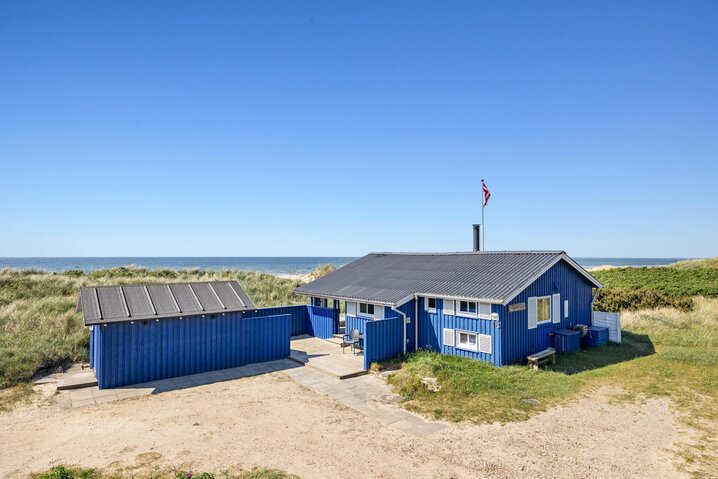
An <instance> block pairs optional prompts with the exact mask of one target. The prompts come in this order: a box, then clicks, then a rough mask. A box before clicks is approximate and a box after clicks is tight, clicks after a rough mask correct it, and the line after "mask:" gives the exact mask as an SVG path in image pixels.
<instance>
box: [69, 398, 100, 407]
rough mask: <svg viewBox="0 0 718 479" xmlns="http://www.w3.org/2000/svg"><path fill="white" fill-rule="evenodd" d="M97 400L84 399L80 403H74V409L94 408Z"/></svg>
mask: <svg viewBox="0 0 718 479" xmlns="http://www.w3.org/2000/svg"><path fill="white" fill-rule="evenodd" d="M95 404H96V403H95V400H94V399H93V398H90V399H82V400H80V401H72V407H73V409H74V408H80V407H86V406H94V405H95Z"/></svg>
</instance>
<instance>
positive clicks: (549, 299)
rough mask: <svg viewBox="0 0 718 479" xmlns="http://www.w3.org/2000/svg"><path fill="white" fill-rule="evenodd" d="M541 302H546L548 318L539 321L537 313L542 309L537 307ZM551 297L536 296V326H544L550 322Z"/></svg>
mask: <svg viewBox="0 0 718 479" xmlns="http://www.w3.org/2000/svg"><path fill="white" fill-rule="evenodd" d="M541 300H546V301H548V318H546V319H539V316H540V315H539V311H542V308H541V307H540V306H539V305H540V303H541ZM551 303H552V301H551V296H550V295H549V296H536V324H546V323H550V322H551V308H552V307H553V305H552V304H551Z"/></svg>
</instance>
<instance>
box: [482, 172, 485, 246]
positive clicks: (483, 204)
mask: <svg viewBox="0 0 718 479" xmlns="http://www.w3.org/2000/svg"><path fill="white" fill-rule="evenodd" d="M485 207H486V201H484V180H483V179H482V180H481V245H482V246H483V248H482V250H483V251H486V224H485V223H484V208H485Z"/></svg>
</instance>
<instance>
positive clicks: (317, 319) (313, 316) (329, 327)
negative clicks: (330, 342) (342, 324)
mask: <svg viewBox="0 0 718 479" xmlns="http://www.w3.org/2000/svg"><path fill="white" fill-rule="evenodd" d="M307 310H308V315H307V317H308V319H307V322H308V328H307V329H308V331H307V334H311V335H312V336H314V337H317V338H321V339H327V338H331V337H333V336H334V334H336V332H337V330H336V329H335V326H336V321H335V318H336V312H337V310H335V309H331V308H322V307H319V306H307Z"/></svg>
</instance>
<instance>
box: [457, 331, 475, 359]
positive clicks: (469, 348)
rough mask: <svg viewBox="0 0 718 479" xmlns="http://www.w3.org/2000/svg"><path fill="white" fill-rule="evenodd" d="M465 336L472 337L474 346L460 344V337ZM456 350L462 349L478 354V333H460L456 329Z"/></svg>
mask: <svg viewBox="0 0 718 479" xmlns="http://www.w3.org/2000/svg"><path fill="white" fill-rule="evenodd" d="M462 334H466V335H467V337H468V336H473V337H474V340H475V341H474V344H473V345H472V344H470V343H462V342H461V335H462ZM455 347H456V349H463V350H464V351H472V352H474V353H478V352H479V333H475V332H473V331H462V330H459V329H457V330H456V346H455Z"/></svg>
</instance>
